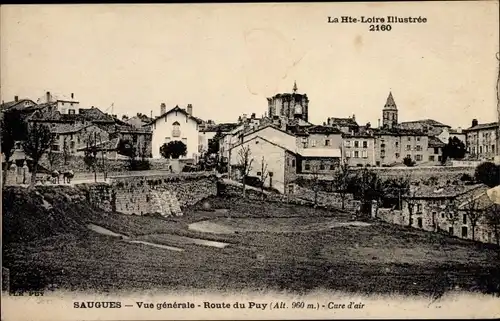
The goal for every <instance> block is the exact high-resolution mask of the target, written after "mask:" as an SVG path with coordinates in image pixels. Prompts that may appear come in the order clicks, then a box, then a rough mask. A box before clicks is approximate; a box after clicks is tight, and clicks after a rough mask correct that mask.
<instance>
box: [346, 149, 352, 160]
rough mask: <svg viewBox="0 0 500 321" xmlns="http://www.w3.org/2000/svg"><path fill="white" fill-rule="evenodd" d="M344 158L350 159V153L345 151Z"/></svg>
mask: <svg viewBox="0 0 500 321" xmlns="http://www.w3.org/2000/svg"><path fill="white" fill-rule="evenodd" d="M345 157H347V158H349V157H351V152H350V151H348V150H347V151H346V152H345Z"/></svg>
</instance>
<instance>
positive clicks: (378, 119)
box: [378, 118, 380, 128]
mask: <svg viewBox="0 0 500 321" xmlns="http://www.w3.org/2000/svg"><path fill="white" fill-rule="evenodd" d="M378 127H379V128H380V118H379V119H378Z"/></svg>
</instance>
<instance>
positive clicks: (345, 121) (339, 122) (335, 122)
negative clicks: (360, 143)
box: [328, 117, 359, 127]
mask: <svg viewBox="0 0 500 321" xmlns="http://www.w3.org/2000/svg"><path fill="white" fill-rule="evenodd" d="M328 124H330V125H332V126H339V127H358V126H359V125H358V123H357V122H356V120H354V119H353V118H350V117H349V118H336V117H330V118H329V119H328Z"/></svg>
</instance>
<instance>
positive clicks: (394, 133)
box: [373, 127, 427, 136]
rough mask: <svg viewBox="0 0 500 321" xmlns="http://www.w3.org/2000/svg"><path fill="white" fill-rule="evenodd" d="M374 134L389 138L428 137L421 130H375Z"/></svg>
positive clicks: (396, 128)
mask: <svg viewBox="0 0 500 321" xmlns="http://www.w3.org/2000/svg"><path fill="white" fill-rule="evenodd" d="M373 133H374V134H375V135H378V136H380V135H387V136H427V134H426V133H425V132H423V131H421V130H419V129H409V128H398V127H393V128H384V127H382V128H374V129H373Z"/></svg>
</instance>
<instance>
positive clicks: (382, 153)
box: [380, 149, 385, 158]
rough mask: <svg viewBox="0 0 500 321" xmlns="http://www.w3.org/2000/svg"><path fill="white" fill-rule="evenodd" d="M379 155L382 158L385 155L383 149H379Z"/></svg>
mask: <svg viewBox="0 0 500 321" xmlns="http://www.w3.org/2000/svg"><path fill="white" fill-rule="evenodd" d="M380 157H382V158H384V157H385V150H384V149H382V150H381V151H380Z"/></svg>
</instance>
